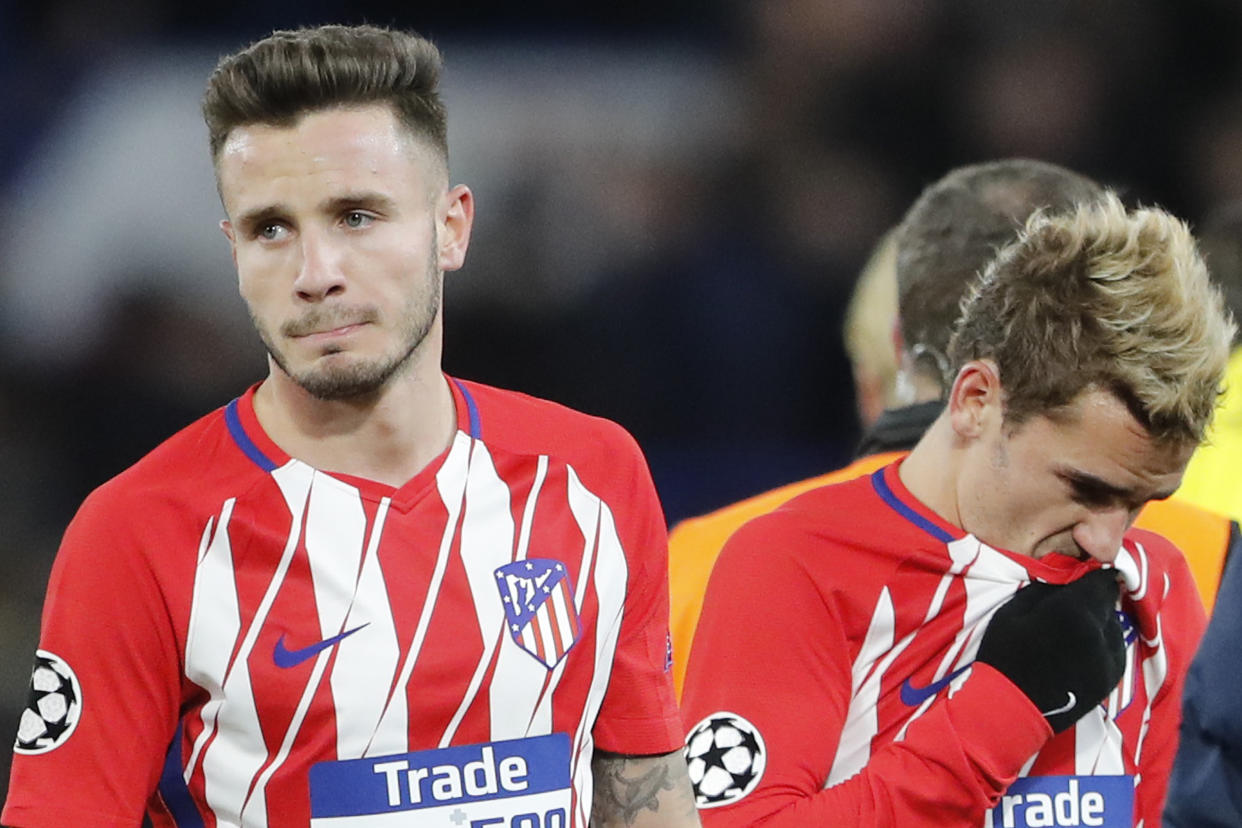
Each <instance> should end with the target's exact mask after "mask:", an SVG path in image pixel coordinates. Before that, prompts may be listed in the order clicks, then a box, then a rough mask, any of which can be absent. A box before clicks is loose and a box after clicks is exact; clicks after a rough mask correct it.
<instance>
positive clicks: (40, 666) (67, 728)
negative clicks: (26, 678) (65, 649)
mask: <svg viewBox="0 0 1242 828" xmlns="http://www.w3.org/2000/svg"><path fill="white" fill-rule="evenodd" d="M81 718H82V686H81V685H80V684H79V683H78V677H77V675H75V674H74V672H73V669H72V668H71V667H70V666H69V664H68V663H67V662H66V661H65V660H64V659H63V658H61V657H60V656H58V655H56V654H55V653H50V652H48V651H47V650H35V662H34V668H33V669H32V670H31V672H30V694H29V697H28V698H27V701H26V707H25V709H24V710H22V717H21V721H20V722H19V723H18V725H17V741H16V743H15V744H14V745H13V750H14V751H15V752H17V753H47V752H48V751H49V750H55V749H56V748H58V747H60V746H61V745H63V744H64V743H65V742H67V741H68V740H69V737H70V736H72V735H73V731H74V728H76V727H77V726H78V720H79V719H81Z"/></svg>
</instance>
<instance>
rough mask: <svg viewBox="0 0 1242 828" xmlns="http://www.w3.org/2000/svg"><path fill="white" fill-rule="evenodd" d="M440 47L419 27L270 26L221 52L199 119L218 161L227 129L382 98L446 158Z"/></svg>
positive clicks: (282, 121)
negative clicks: (284, 28)
mask: <svg viewBox="0 0 1242 828" xmlns="http://www.w3.org/2000/svg"><path fill="white" fill-rule="evenodd" d="M441 67H442V61H441V58H440V51H439V50H438V49H437V48H436V47H435V45H434V44H433V43H432V42H431V41H429V40H427V39H426V38H423V37H420V36H418V35H416V34H411V33H407V32H400V31H395V30H392V29H385V28H380V27H377V26H319V27H315V28H305V29H297V30H293V31H278V32H273V33H272V34H271V35H269V36H268V37H265V38H264V39H262V40H260V41H257V42H255V43H252V44H251V45H249V46H247V47H246V48H245V49H243V50H241V51H240V52H237V53H236V54H233V55H229V56H228V57H225V58H223V59H222V60H221V61H220V62H219V64H217V65H216V68H215V71H213V72H212V73H211V77H210V78H209V79H208V81H207V92H206V94H205V95H204V96H203V119H204V120H205V121H206V122H207V131H208V136H209V140H210V146H211V159H212V162H213V163H215V162H217V161H218V160H219V158H220V151H221V149H222V148H223V146H224V143H225V141H226V140H228V136H229V133H230V132H232V131H233V130H234V129H236V128H237V127H239V126H246V125H248V124H271V125H274V126H288V125H291V124H294V123H296V122H297V120H298V119H299V118H301V117H302V116H303V115H305V114H307V113H308V112H315V111H318V110H322V109H329V108H332V107H338V106H356V105H363V104H372V103H381V104H388V105H390V106H392V107H393V110H394V112H395V113H396V114H397V116H398V118H400V120H401V122H402V124H403V125H404V126H405V127H406V128H407V129H409V130H410V132H411V133H412V134H413V135H415V136H417V137H420V138H423V139H425V140H426V141H428V142H429V143H430V144H431V146H432V147H433V148H434V149H435V150H436V151H437V152H438V153H439V154H440V155H441V157H442V158H443V160H444V161H445V163H446V164H447V161H448V138H447V128H446V121H447V118H446V115H445V111H444V104H443V103H442V102H441V100H440V95H439V93H438V92H437V91H436V87H437V85H438V84H439V81H440V71H441Z"/></svg>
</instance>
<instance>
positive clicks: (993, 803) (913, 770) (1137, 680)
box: [683, 463, 1205, 828]
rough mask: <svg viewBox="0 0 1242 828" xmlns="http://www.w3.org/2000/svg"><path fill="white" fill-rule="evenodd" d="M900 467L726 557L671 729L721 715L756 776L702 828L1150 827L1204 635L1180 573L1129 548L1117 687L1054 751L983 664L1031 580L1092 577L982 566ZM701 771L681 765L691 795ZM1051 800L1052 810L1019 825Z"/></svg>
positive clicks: (1069, 562)
mask: <svg viewBox="0 0 1242 828" xmlns="http://www.w3.org/2000/svg"><path fill="white" fill-rule="evenodd" d="M898 468H899V463H894V464H892V465H889V466H887V467H885V468H884V469H882V470H880V471H878V472H875V473H873V474H871V475H870V476H868V477H862V478H857V479H855V480H852V481H849V482H846V483H840V484H837V485H835V486H829V487H824V488H821V489H816V490H814V491H812V492H808V493H806V494H804V495H801V496H800V497H798V498H796V499H795V500H792V501H790V502H789V503H787V504H786V505H785V506H783V507H781V508H780V509H778V510H776V511H774V512H771V513H769V514H767V515H765V516H762V517H759V518H756V519H755V520H752V521H751V522H749V523H747V524H746V525H745V526H744V527H743V528H742V529H740V530H739V531H738V532H737V533H735V534H734V535H733V537H732V539H730V541H729V542H728V543H727V544H726V546H725V549H724V551H723V553H722V554H721V557H720V559H719V561H718V562H717V566H716V567H715V569H714V570H713V572H712V576H711V580H710V583H709V585H708V591H707V597H706V600H705V603H704V611H703V615H702V617H701V618H700V621H699V628H698V631H697V632H696V636H695V643H694V650H693V652H692V653H691V658H690V664H689V670H688V673H687V677H686V687H685V693H684V696H683V717H684V719H685V720H686V722H687V725H688V726H690V727H691V728H692V731H693V730H695V729H696V728H695V723H696V722H702V721H704V720H710V719H711V718H712V717H713V716H716V715H717V714H720V713H722V712H723V713H726V714H727V716H728V717H731V719H732V720H733V721H739V720H740V721H744V722H745V723H748V724H749V726H751V727H753V728H754V730H755V731H756V732H757V734H758V736H757V737H756V738H755V739H754V740H753V743H754V744H760V743H761V744H762V746H763V747H762V754H763V761H762V763H761V764H760V765H759V767H761V769H762V770H761V777H760V778H759V780H758V783H757V785H755V786H754V787H753V789H751V790H750V791H749V792H748V793H744V794H742V795H740V796H736V795H735V796H733V797H732V798H730V797H728V796H725V797H723V798H722V799H721V800H720V801H719V802H717V803H712V804H713V805H715V807H706V808H703V799H702V798H700V807H701V808H703V810H701V815H702V817H703V821H704V824H705V825H708V826H749V825H755V824H759V823H762V824H763V825H765V826H772V828H778V826H801V825H829V824H831V825H838V826H851V825H859V826H910V825H937V826H982V825H995V826H1003V825H1040V824H1042V825H1060V824H1071V822H1064V823H1063V822H1059V821H1055V820H1054V819H1053V818H1052V817H1053V815H1052V814H1051V809H1052V808H1053V803H1054V802H1057V803H1062V802H1068V799H1065V798H1067V797H1071V796H1078V795H1081V797H1082V799H1081V803H1079V801H1078V800H1075V804H1074V807H1075V808H1076V809H1077V808H1079V807H1080V805H1081V808H1082V809H1083V810H1082V813H1083V814H1085V813H1087V812H1088V811H1089V812H1090V813H1091V814H1092V818H1093V819H1094V818H1095V817H1096V816H1098V813H1097V811H1095V810H1090V809H1092V808H1096V807H1097V806H1098V807H1099V808H1101V809H1104V808H1107V809H1108V813H1109V815H1110V816H1109V819H1110V820H1111V821H1108V822H1100V823H1094V822H1093V823H1090V824H1102V825H1109V826H1112V825H1117V824H1125V825H1127V826H1128V825H1131V824H1132V825H1135V826H1137V825H1143V826H1145V828H1155V826H1157V825H1159V822H1160V809H1161V806H1162V804H1163V801H1164V794H1165V783H1166V780H1167V775H1168V771H1169V766H1170V764H1171V762H1172V758H1173V753H1174V750H1175V748H1176V739H1177V726H1178V720H1179V718H1180V715H1179V711H1180V703H1181V687H1182V682H1183V676H1184V673H1185V670H1186V667H1187V665H1188V664H1189V661H1190V657H1191V655H1192V654H1193V652H1194V648H1195V646H1196V644H1197V643H1198V640H1199V637H1200V635H1201V634H1202V630H1203V626H1204V624H1205V617H1204V612H1203V608H1202V605H1201V604H1200V602H1199V600H1198V598H1197V596H1196V593H1195V590H1194V587H1193V585H1192V583H1191V579H1190V576H1189V573H1188V572H1187V571H1186V565H1185V561H1184V560H1183V559H1182V556H1181V555H1180V554H1179V553H1178V551H1177V549H1176V548H1174V547H1173V546H1171V545H1170V544H1169V543H1168V542H1167V541H1165V540H1164V539H1163V538H1160V537H1159V536H1157V535H1155V534H1152V533H1150V532H1146V531H1142V530H1131V531H1130V532H1128V533H1127V535H1126V539H1125V542H1124V546H1123V549H1122V550H1121V551H1120V553H1119V556H1118V560H1117V568H1118V570H1119V572H1121V573H1124V574H1125V578H1126V585H1125V587H1124V588H1123V590H1122V598H1121V599H1120V601H1119V604H1120V606H1119V612H1122V613H1123V616H1122V618H1123V628H1125V630H1126V642H1127V649H1126V659H1127V663H1126V670H1125V675H1124V677H1123V679H1122V681H1121V682H1120V683H1119V685H1118V687H1117V688H1116V689H1115V690H1114V691H1113V692H1112V693H1111V694H1110V695H1109V697H1108V698H1107V699H1105V701H1104V702H1103V703H1102V704H1101V705H1099V706H1097V707H1096V708H1094V709H1093V710H1092V711H1091V712H1089V713H1088V714H1087V715H1086V716H1085V717H1084V718H1083V719H1081V720H1080V721H1079V722H1078V723H1077V724H1075V725H1074V726H1073V727H1071V728H1069V729H1068V730H1066V731H1065V732H1063V733H1061V734H1060V735H1057V736H1055V737H1054V736H1053V735H1052V730H1051V728H1050V727H1049V726H1048V724H1047V723H1046V721H1045V720H1044V718H1043V716H1042V715H1041V713H1040V711H1038V710H1036V709H1035V707H1034V705H1032V704H1031V702H1030V701H1029V700H1028V699H1027V698H1026V696H1025V695H1023V693H1022V692H1021V691H1020V690H1019V689H1018V688H1017V687H1016V686H1015V685H1013V684H1012V683H1011V682H1010V681H1009V680H1008V679H1006V678H1005V677H1004V676H1003V675H1002V674H1000V673H999V672H997V671H996V670H994V669H993V668H992V667H990V666H988V665H985V664H975V663H974V654H975V652H976V650H977V648H978V644H979V640H980V637H981V635H982V632H983V630H984V629H985V628H986V624H987V621H988V619H989V618H990V617H991V614H992V613H993V612H994V611H995V610H996V609H997V607H999V606H1000V605H1001V604H1003V603H1004V602H1005V601H1006V600H1007V599H1008V598H1009V597H1010V596H1011V595H1012V594H1013V593H1014V592H1015V591H1016V590H1018V589H1019V588H1020V587H1021V586H1023V585H1024V584H1025V583H1028V582H1029V581H1031V580H1032V579H1036V578H1038V579H1041V580H1044V581H1047V582H1050V583H1067V582H1069V581H1071V580H1074V579H1075V578H1077V577H1079V576H1081V575H1082V574H1085V572H1087V571H1089V570H1090V569H1092V568H1095V567H1097V566H1098V564H1097V563H1095V562H1084V561H1079V560H1077V559H1073V558H1069V557H1066V556H1063V555H1058V554H1052V555H1048V556H1045V557H1044V558H1040V559H1035V558H1030V557H1027V556H1022V555H1015V554H1011V553H1008V552H1005V551H1001V550H996V549H993V548H990V547H988V546H987V545H985V544H983V543H981V542H980V541H979V540H978V539H977V538H975V537H974V536H972V535H967V534H964V533H963V532H962V531H961V530H960V529H956V528H954V527H953V526H951V525H950V524H948V523H946V522H945V521H943V520H942V519H941V518H939V517H938V516H936V515H935V514H934V513H933V512H931V511H930V510H929V509H927V508H926V507H925V506H924V505H923V504H921V503H920V502H918V501H917V500H915V499H914V498H913V496H911V495H910V493H909V492H908V491H907V490H906V489H905V487H904V486H903V485H902V484H901V481H900V479H899V477H898V474H897V470H898ZM760 740H761V741H760ZM735 741H736V740H735ZM752 752H754V751H753V750H752ZM706 758H707V759H708V760H713V759H714V758H715V757H712V756H707V757H706ZM755 766H756V765H755V763H753V762H752V763H751V765H750V767H752V768H753V767H755ZM701 773H702V769H701V768H699V769H696V768H695V767H692V768H691V780H692V781H695V782H696V784H697V783H698V777H699V776H701ZM752 775H753V774H752ZM741 790H745V789H741ZM1054 790H1057V791H1059V792H1058V793H1055V794H1054ZM739 792H740V791H739ZM1024 797H1027V798H1024ZM1045 800H1046V802H1047V807H1048V808H1049V809H1050V811H1049V813H1039V814H1036V815H1035V816H1034V817H1030V814H1031V811H1029V810H1024V809H1030V808H1031V807H1033V806H1039V807H1042V805H1043V803H1044V802H1045ZM1057 807H1060V805H1059V804H1058V805H1057ZM1066 807H1068V805H1067V806H1066ZM1119 813H1121V814H1123V816H1122V817H1119V816H1118V814H1119ZM1023 814H1027V817H1023ZM1075 814H1076V815H1078V816H1081V814H1078V813H1077V811H1076V812H1075ZM1131 814H1132V821H1131ZM1024 818H1030V821H1022V819H1024ZM1119 818H1123V819H1124V823H1118V822H1117V820H1118V819H1119ZM1082 824H1087V823H1082Z"/></svg>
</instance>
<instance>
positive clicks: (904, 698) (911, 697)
mask: <svg viewBox="0 0 1242 828" xmlns="http://www.w3.org/2000/svg"><path fill="white" fill-rule="evenodd" d="M970 666H971V665H970V664H967V665H965V666H963V667H958V668H957V669H956V670H954V671H953V672H952V673H949V674H948V675H947V676H945V677H944V678H942V679H938V680H936V681H933V682H932V683H931V684H929V685H927V686H926V687H915V686H914V685H913V684H911V683H910V679H906V680H905V681H903V682H902V683H901V703H902V704H904V705H905V706H906V707H918V706H919V705H920V704H922V703H923V702H924V701H926V700H927V699H930V698H931V697H932V696H934V695H936V694H937V693H939V692H940V691H941V690H943V689H944V688H946V687H948V686H949V682H951V681H953V679H955V678H957V677H958V676H960V675H961V674H962V673H964V672H966V671H967V670H969V669H970Z"/></svg>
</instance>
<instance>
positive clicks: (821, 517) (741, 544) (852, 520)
mask: <svg viewBox="0 0 1242 828" xmlns="http://www.w3.org/2000/svg"><path fill="white" fill-rule="evenodd" d="M894 517H895V515H894V514H893V513H892V511H891V510H890V509H888V508H887V507H886V506H885V504H884V502H883V500H882V499H881V498H880V497H879V495H878V494H877V493H876V490H875V486H874V484H873V483H872V481H871V476H870V474H861V475H858V476H855V477H852V478H849V479H835V480H834V481H833V482H829V483H826V484H825V485H821V486H817V487H815V488H812V489H810V490H808V491H805V492H802V493H801V494H798V495H796V496H795V497H792V498H791V499H789V500H787V501H786V502H785V503H783V504H781V505H780V506H778V507H776V508H773V509H771V510H770V511H767V512H765V513H763V514H760V515H758V516H756V517H754V518H752V519H750V520H748V521H746V522H745V523H744V524H743V525H742V526H741V527H740V528H739V529H738V530H737V531H736V532H735V533H734V534H733V536H732V537H731V538H730V540H729V542H728V544H727V545H726V546H725V552H724V553H723V554H724V555H726V556H731V557H735V558H736V557H743V556H746V555H748V554H750V553H751V552H752V551H754V552H756V553H758V554H762V555H763V557H764V559H765V560H766V561H768V562H771V561H772V560H773V556H774V555H775V556H777V557H787V558H789V559H790V560H791V561H798V565H799V566H802V565H805V564H806V563H808V562H809V561H810V560H812V559H815V558H818V557H820V556H821V555H831V554H832V553H833V552H835V551H836V550H838V549H843V548H849V549H851V550H854V551H858V552H863V551H865V552H868V553H877V554H884V550H885V549H888V548H896V547H898V546H902V544H900V543H897V544H894V543H892V542H890V541H889V540H888V537H889V535H890V534H891V533H890V532H889V531H888V528H887V527H886V529H885V530H883V531H878V530H877V527H876V522H877V521H890V520H892V519H893V518H894ZM902 531H903V530H902V527H901V526H900V525H899V524H897V523H896V522H894V525H893V527H892V532H894V533H900V532H902ZM850 557H851V558H858V557H859V556H857V555H853V554H852V555H851V556H850ZM866 557H870V555H866Z"/></svg>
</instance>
